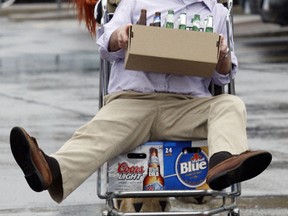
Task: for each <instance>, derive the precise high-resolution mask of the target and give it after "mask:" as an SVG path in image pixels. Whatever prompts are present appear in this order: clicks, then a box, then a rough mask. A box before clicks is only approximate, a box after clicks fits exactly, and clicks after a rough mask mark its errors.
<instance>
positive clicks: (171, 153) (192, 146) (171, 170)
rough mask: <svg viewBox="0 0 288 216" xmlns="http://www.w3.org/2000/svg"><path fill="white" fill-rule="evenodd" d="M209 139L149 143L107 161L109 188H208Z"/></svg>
mask: <svg viewBox="0 0 288 216" xmlns="http://www.w3.org/2000/svg"><path fill="white" fill-rule="evenodd" d="M207 154H208V147H207V141H195V142H194V141H193V142H191V141H163V142H147V143H145V144H144V145H141V146H139V147H137V148H136V149H134V150H133V151H130V152H128V153H124V154H121V155H119V156H117V157H116V158H114V159H113V160H111V161H110V162H109V164H108V182H109V184H108V191H109V192H112V191H143V190H194V189H208V185H207V184H206V175H207V172H208V157H207Z"/></svg>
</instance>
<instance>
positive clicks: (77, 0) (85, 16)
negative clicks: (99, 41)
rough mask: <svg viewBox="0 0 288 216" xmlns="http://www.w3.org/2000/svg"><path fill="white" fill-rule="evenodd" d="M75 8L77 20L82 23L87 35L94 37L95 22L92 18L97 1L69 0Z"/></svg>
mask: <svg viewBox="0 0 288 216" xmlns="http://www.w3.org/2000/svg"><path fill="white" fill-rule="evenodd" d="M69 1H70V2H72V3H73V4H74V6H76V11H77V18H78V20H79V21H80V22H81V21H84V22H85V25H86V28H87V30H88V31H89V33H90V34H91V35H92V36H93V37H95V36H96V20H95V18H94V7H95V5H96V3H97V1H98V0H69Z"/></svg>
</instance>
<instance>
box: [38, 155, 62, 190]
mask: <svg viewBox="0 0 288 216" xmlns="http://www.w3.org/2000/svg"><path fill="white" fill-rule="evenodd" d="M41 152H42V154H43V156H44V158H45V160H46V161H47V163H48V166H49V168H50V172H51V174H52V184H53V183H54V182H55V181H61V184H62V176H61V171H60V166H59V163H58V161H57V160H56V159H55V158H53V157H50V156H48V155H46V154H45V153H44V152H43V151H42V150H41Z"/></svg>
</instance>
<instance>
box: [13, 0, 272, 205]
mask: <svg viewBox="0 0 288 216" xmlns="http://www.w3.org/2000/svg"><path fill="white" fill-rule="evenodd" d="M143 8H145V9H147V22H148V23H150V22H153V16H154V12H156V11H160V12H161V14H162V22H164V18H165V15H166V13H167V12H168V10H170V9H173V10H174V13H175V18H177V17H178V15H179V14H180V13H181V12H185V13H186V14H187V17H188V19H187V20H189V19H190V18H191V16H192V15H194V14H195V13H197V14H199V15H200V16H201V17H206V16H207V15H212V16H213V17H214V24H213V29H214V31H215V32H216V33H218V34H221V35H222V36H221V40H220V54H219V60H218V63H217V65H216V67H215V71H214V72H213V75H212V77H209V78H201V77H193V76H179V75H172V74H160V73H153V71H151V72H144V71H133V70H126V69H125V67H124V58H125V51H126V49H127V44H128V30H129V27H130V25H131V24H136V22H137V21H138V19H139V16H140V11H141V9H143ZM226 13H227V9H226V8H225V7H224V6H223V5H222V4H217V3H216V1H215V0H183V1H178V0H165V1H163V0H153V1H151V0H122V1H121V3H120V4H119V6H118V7H117V10H116V12H115V14H114V17H113V18H112V20H111V21H110V22H109V23H108V24H106V25H105V26H104V33H103V35H101V36H100V37H99V39H98V40H97V44H98V45H99V50H100V55H101V57H102V58H104V59H107V60H109V61H111V62H113V64H112V68H111V75H110V82H109V86H108V95H107V96H106V97H105V105H104V106H103V107H102V108H101V109H100V110H99V111H98V112H97V114H96V115H95V117H94V118H93V119H92V120H91V121H89V122H88V123H87V124H85V125H84V126H82V127H81V128H79V129H78V130H76V132H75V133H74V135H73V137H72V138H71V139H70V140H68V141H67V142H66V143H65V144H64V145H63V147H62V148H60V149H59V150H58V151H57V152H55V153H54V154H52V155H50V156H48V155H46V154H45V153H44V152H43V151H42V150H40V148H39V147H38V145H37V142H36V139H35V138H33V137H30V136H29V135H28V133H27V132H26V131H25V130H24V129H23V128H21V127H15V128H13V129H12V131H11V135H10V143H11V150H12V153H13V156H14V158H15V160H16V162H17V163H18V165H19V166H20V168H21V169H22V171H23V172H24V175H25V178H26V180H27V182H28V184H29V185H30V187H31V188H32V189H33V190H34V191H37V192H39V191H43V190H47V189H48V191H49V193H50V195H51V197H52V198H53V199H54V200H55V201H56V202H61V201H62V200H63V199H65V198H66V197H67V196H68V195H69V194H70V193H71V192H72V191H74V190H75V189H76V188H77V187H78V186H79V185H81V184H82V183H83V182H84V181H85V180H86V179H87V178H88V177H89V176H90V175H91V174H93V173H94V172H95V171H96V170H97V169H98V168H99V167H100V166H101V165H102V164H103V163H104V162H106V161H109V160H111V159H112V158H114V157H115V156H116V155H118V154H121V153H123V152H126V151H129V150H131V149H133V148H135V147H137V146H138V145H141V144H143V143H145V142H147V141H149V140H193V139H195V138H198V139H206V138H207V139H208V148H209V171H208V175H207V183H208V185H209V186H210V188H211V189H214V190H222V189H224V188H226V187H228V186H230V185H232V184H234V183H238V182H242V181H245V180H248V179H251V178H254V177H255V176H257V175H259V174H260V173H262V172H263V171H264V170H265V169H266V168H267V167H268V165H269V164H270V162H271V159H272V156H271V154H270V153H269V152H267V151H260V150H258V151H250V150H248V149H249V148H248V145H247V135H246V110H245V104H244V103H243V101H242V100H241V99H240V98H239V97H236V96H234V95H230V94H221V95H219V96H211V93H210V92H209V89H208V86H209V84H210V83H211V81H213V82H214V83H216V84H218V85H225V84H227V83H229V82H230V77H232V78H234V77H235V75H236V73H237V66H238V63H237V58H236V56H235V53H234V43H233V39H232V37H231V41H230V49H228V46H227V41H226V39H225V37H224V36H223V35H225V34H226V32H227V29H226V22H225V17H226ZM175 21H176V20H175ZM171 43H174V41H171ZM168 45H169V44H168ZM143 46H145V44H143ZM187 46H189V44H187Z"/></svg>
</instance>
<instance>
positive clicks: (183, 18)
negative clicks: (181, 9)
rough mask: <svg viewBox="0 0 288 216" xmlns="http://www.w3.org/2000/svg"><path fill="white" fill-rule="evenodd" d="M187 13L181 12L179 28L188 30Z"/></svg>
mask: <svg viewBox="0 0 288 216" xmlns="http://www.w3.org/2000/svg"><path fill="white" fill-rule="evenodd" d="M186 19H187V17H186V13H181V14H180V20H179V29H183V30H186Z"/></svg>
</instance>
